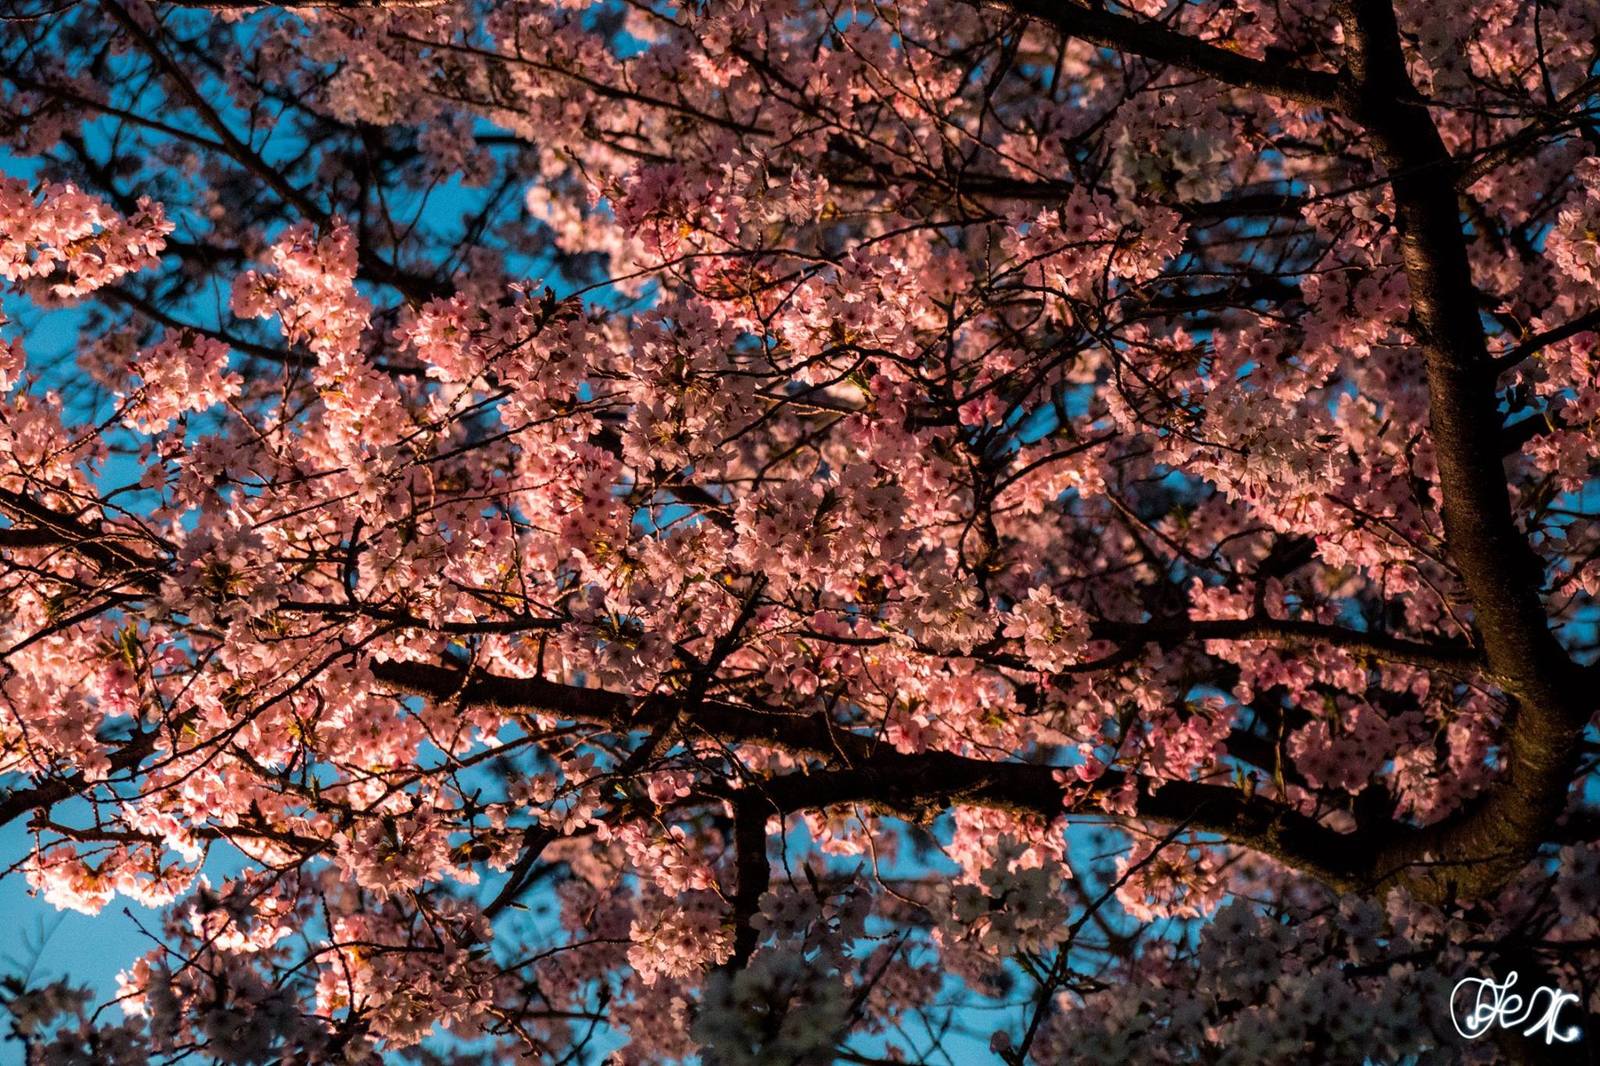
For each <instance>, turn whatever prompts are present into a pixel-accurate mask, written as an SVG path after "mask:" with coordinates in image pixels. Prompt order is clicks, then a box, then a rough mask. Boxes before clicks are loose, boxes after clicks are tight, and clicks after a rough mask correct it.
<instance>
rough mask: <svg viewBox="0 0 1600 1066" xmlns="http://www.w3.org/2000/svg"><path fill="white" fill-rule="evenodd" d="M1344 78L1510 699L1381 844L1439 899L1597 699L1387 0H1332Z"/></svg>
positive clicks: (1573, 751)
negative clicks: (1581, 663) (1398, 833)
mask: <svg viewBox="0 0 1600 1066" xmlns="http://www.w3.org/2000/svg"><path fill="white" fill-rule="evenodd" d="M1338 10H1339V13H1340V17H1341V20H1342V22H1343V23H1344V29H1345V38H1346V64H1347V74H1348V83H1347V87H1346V88H1345V89H1344V90H1343V97H1342V100H1343V107H1342V109H1343V110H1344V111H1345V112H1346V113H1348V114H1350V115H1351V116H1352V117H1353V118H1355V119H1356V120H1357V121H1359V122H1361V123H1362V124H1363V125H1364V126H1365V127H1366V129H1367V130H1368V132H1369V133H1370V134H1371V136H1372V139H1373V143H1374V145H1375V147H1376V149H1377V153H1378V156H1379V158H1380V160H1381V161H1382V163H1383V165H1384V167H1385V169H1386V170H1387V171H1388V173H1389V177H1390V180H1391V185H1392V188H1393V190H1394V199H1395V206H1396V209H1397V214H1398V218H1397V223H1398V226H1399V228H1400V238H1401V255H1402V259H1403V262H1404V265H1405V271H1406V277H1407V280H1408V281H1409V282H1410V289H1411V302H1412V310H1413V314H1414V320H1415V331H1416V333H1417V338H1418V341H1419V342H1420V344H1421V346H1422V351H1423V356H1424V359H1425V364H1426V367H1427V379H1428V399H1429V420H1430V433H1431V436H1432V439H1433V444H1434V453H1435V455H1436V456H1437V462H1438V468H1439V483H1440V488H1441V490H1442V493H1443V497H1444V508H1443V516H1442V517H1443V522H1444V531H1445V540H1446V544H1447V549H1448V552H1449V557H1450V560H1451V561H1452V562H1453V563H1454V564H1455V566H1456V569H1457V570H1458V571H1459V572H1460V574H1461V579H1462V582H1463V583H1464V585H1465V586H1466V590H1467V593H1468V595H1469V596H1470V598H1471V601H1472V606H1473V611H1474V614H1475V618H1476V623H1477V628H1478V630H1479V633H1480V635H1481V640H1482V645H1483V648H1484V653H1485V657H1486V659H1487V661H1488V665H1489V672H1490V674H1491V676H1493V677H1494V679H1495V681H1496V682H1497V683H1498V684H1499V685H1501V686H1502V687H1503V688H1504V689H1505V690H1506V691H1507V692H1508V693H1509V694H1510V695H1511V696H1512V697H1513V698H1514V700H1515V705H1514V708H1513V713H1512V714H1511V716H1510V720H1509V722H1508V724H1507V736H1506V743H1505V753H1506V762H1507V765H1506V769H1505V772H1504V773H1503V774H1502V775H1501V776H1500V777H1499V778H1498V779H1497V780H1496V782H1495V783H1494V784H1493V785H1492V786H1491V787H1490V788H1489V790H1488V791H1487V793H1486V794H1485V795H1484V796H1483V797H1482V798H1481V800H1480V801H1479V802H1478V803H1476V804H1475V805H1473V806H1472V807H1471V808H1469V809H1468V810H1467V811H1465V812H1463V813H1462V814H1460V815H1457V816H1456V817H1454V818H1451V819H1448V820H1447V821H1446V822H1444V823H1442V824H1441V825H1439V826H1436V827H1433V828H1431V829H1429V830H1428V831H1426V832H1423V833H1420V834H1411V833H1408V834H1406V835H1405V837H1404V838H1403V839H1401V840H1397V841H1395V842H1393V843H1392V844H1391V846H1390V847H1388V848H1387V849H1386V850H1385V853H1384V854H1383V855H1382V856H1380V858H1379V871H1380V874H1381V876H1383V877H1384V878H1391V877H1393V878H1399V877H1401V876H1402V875H1403V876H1404V878H1405V880H1406V881H1407V882H1408V883H1410V884H1412V885H1413V887H1414V888H1417V889H1420V890H1421V893H1422V894H1423V895H1425V896H1430V897H1432V898H1434V899H1436V900H1442V899H1448V898H1451V897H1467V898H1475V897H1481V896H1484V895H1487V894H1490V893H1492V892H1494V891H1496V890H1497V889H1498V888H1500V887H1501V886H1502V885H1504V884H1505V883H1506V881H1507V880H1508V879H1509V878H1510V877H1511V876H1513V875H1514V874H1515V873H1516V871H1517V870H1518V869H1520V868H1521V867H1522V865H1523V864H1524V863H1526V861H1527V860H1528V859H1529V858H1530V857H1531V856H1532V855H1533V853H1534V851H1535V850H1536V849H1537V847H1538V845H1539V844H1540V843H1541V842H1542V841H1543V840H1544V839H1545V837H1546V836H1547V834H1548V833H1549V831H1550V829H1551V827H1552V826H1553V825H1554V823H1555V819H1556V817H1557V816H1558V815H1559V814H1560V811H1561V809H1562V807H1563V805H1564V803H1565V799H1566V793H1567V789H1568V786H1569V785H1570V783H1571V780H1572V774H1573V772H1574V769H1575V768H1576V757H1577V752H1578V743H1577V740H1578V736H1579V733H1580V732H1581V730H1582V729H1583V726H1584V724H1585V722H1586V721H1587V720H1588V717H1589V715H1590V713H1591V711H1592V709H1593V702H1592V700H1591V699H1590V698H1588V697H1586V696H1584V695H1583V694H1582V693H1581V691H1580V688H1579V686H1578V685H1577V684H1576V682H1577V680H1578V677H1577V673H1576V670H1575V669H1574V667H1573V666H1572V663H1571V661H1570V660H1569V659H1568V657H1567V655H1566V654H1565V652H1564V651H1563V650H1562V648H1561V646H1560V644H1559V643H1558V642H1557V641H1556V639H1555V637H1554V635H1553V634H1552V633H1551V632H1550V629H1549V625H1548V620H1547V618H1546V615H1545V611H1544V606H1543V604H1542V603H1541V601H1540V597H1539V588H1540V586H1541V584H1542V583H1543V582H1542V579H1543V574H1542V567H1541V565H1540V563H1539V561H1538V558H1537V557H1536V556H1535V554H1534V553H1533V551H1532V550H1531V549H1530V548H1529V546H1528V544H1527V541H1526V540H1525V539H1524V537H1523V536H1522V533H1521V532H1520V531H1519V530H1518V528H1517V525H1516V522H1515V520H1514V519H1513V517H1512V510H1511V501H1510V497H1509V493H1508V492H1507V489H1506V478H1505V469H1504V466H1503V464H1502V460H1501V455H1502V448H1503V444H1502V439H1501V434H1500V432H1499V427H1500V416H1499V412H1498V410H1497V400H1496V395H1495V375H1496V370H1497V367H1496V364H1495V362H1494V360H1493V359H1491V358H1490V355H1489V352H1488V347H1487V343H1486V341H1485V337H1484V332H1483V327H1482V324H1481V323H1480V321H1479V317H1478V312H1477V296H1476V292H1475V290H1474V288H1473V284H1472V276H1471V272H1470V269H1469V266H1468V259H1467V247H1466V240H1465V237H1464V236H1463V234H1462V229H1461V222H1460V217H1459V209H1458V205H1457V200H1456V184H1455V183H1456V172H1457V167H1456V163H1455V160H1454V159H1453V158H1452V157H1451V155H1450V153H1449V151H1448V150H1447V149H1446V147H1445V145H1444V142H1443V140H1442V139H1441V137H1440V136H1439V131H1438V129H1437V128H1436V127H1435V125H1434V122H1433V119H1432V117H1431V116H1430V115H1429V113H1428V110H1427V108H1426V107H1424V106H1422V100H1421V97H1420V96H1419V94H1418V93H1417V91H1416V89H1415V87H1414V86H1413V85H1412V84H1411V80H1410V77H1409V75H1408V74H1407V71H1406V64H1405V57H1404V55H1403V53H1402V51H1401V48H1400V38H1399V31H1398V29H1397V27H1396V24H1395V18H1394V11H1393V9H1392V8H1391V6H1390V4H1389V2H1388V0H1340V3H1339V5H1338Z"/></svg>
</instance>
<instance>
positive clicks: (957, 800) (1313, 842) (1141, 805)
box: [372, 662, 1369, 888]
mask: <svg viewBox="0 0 1600 1066" xmlns="http://www.w3.org/2000/svg"><path fill="white" fill-rule="evenodd" d="M372 672H373V675H374V677H375V678H376V679H377V680H378V681H380V682H382V683H384V684H387V685H391V686H393V687H394V688H396V689H398V690H400V691H402V692H405V693H409V694H411V695H416V696H421V697H424V698H427V699H434V700H447V701H454V702H458V703H466V704H476V705H485V706H492V707H495V708H497V709H500V710H504V711H511V712H519V713H528V712H539V713H545V714H556V715H560V716H561V717H563V718H568V719H573V720H578V721H585V722H591V723H594V724H596V725H601V726H604V727H606V728H610V729H615V730H618V731H622V730H646V729H650V728H652V727H653V726H654V725H656V724H657V723H658V722H659V721H661V720H662V719H663V718H666V717H669V716H675V715H677V714H678V713H679V712H680V710H681V708H679V707H677V706H676V703H677V701H674V700H672V699H670V698H649V699H643V700H640V699H635V698H634V697H630V696H624V695H620V694H618V693H613V692H607V691H604V690H601V689H587V688H578V687H575V686H571V685H562V684H558V683H555V682H552V681H546V680H543V679H540V678H509V677H497V676H493V675H488V674H483V673H474V674H472V675H470V676H469V675H467V674H464V673H463V672H462V671H460V670H457V669H454V668H452V667H446V666H435V665H431V664H428V663H414V662H413V663H403V662H381V663H374V664H372ZM683 728H685V729H692V730H695V731H697V732H700V733H702V734H704V735H706V736H708V737H711V738H714V739H715V740H717V741H719V742H721V743H723V744H729V745H735V744H756V745H761V746H765V747H772V748H777V749H780V750H782V751H785V752H788V753H789V754H792V755H796V756H800V757H804V758H809V759H818V760H821V761H822V762H824V763H826V764H827V765H829V766H830V767H834V768H833V769H829V770H826V771H821V772H812V773H807V774H796V775H791V776H787V777H781V778H777V779H773V780H768V781H764V782H761V783H759V784H756V785H752V786H750V788H751V789H753V790H756V791H757V792H758V793H759V795H760V796H761V799H762V803H763V804H764V805H766V806H767V807H768V809H770V810H773V811H777V812H783V813H789V812H793V811H800V810H810V809H817V808H822V807H829V806H836V805H839V804H848V803H864V804H871V805H875V806H879V807H881V808H883V809H885V810H887V811H891V812H894V813H896V814H898V815H901V816H906V817H910V818H912V819H925V818H928V817H931V816H933V815H935V814H937V813H939V812H941V811H943V810H945V809H947V808H949V807H950V806H952V805H955V804H965V805H970V806H979V807H992V808H996V809H1000V810H1008V811H1014V812H1018V813H1026V814H1032V815H1038V816H1041V817H1044V818H1047V819H1048V818H1055V817H1057V816H1059V815H1062V814H1070V813H1071V809H1072V808H1070V807H1069V806H1068V803H1069V800H1070V801H1071V802H1072V804H1073V805H1074V806H1082V808H1083V809H1085V810H1088V811H1089V812H1091V813H1094V814H1098V813H1099V812H1098V811H1097V810H1096V809H1095V808H1094V807H1093V806H1092V805H1089V804H1085V803H1084V800H1085V799H1086V798H1087V796H1086V795H1085V794H1081V793H1072V794H1069V793H1068V791H1067V788H1066V787H1065V786H1063V785H1062V783H1061V782H1060V781H1058V780H1057V779H1056V773H1057V770H1058V768H1057V767H1051V766H1043V765H1039V764H1037V763H1021V762H991V761H987V760H984V759H973V758H968V757H964V756H959V755H952V754H950V753H948V752H922V753H917V754H905V753H902V752H898V751H895V750H894V749H892V748H889V747H886V746H883V745H881V744H879V743H878V742H877V741H875V740H874V739H872V738H870V737H866V736H863V735H861V734H859V733H854V732H850V731H848V730H846V729H844V728H842V727H840V726H839V725H837V724H836V723H834V722H832V721H830V720H829V719H827V718H826V717H823V716H819V715H814V714H781V713H764V712H762V711H760V710H758V709H755V708H751V707H744V706H740V705H737V704H732V703H726V702H721V701H716V700H704V701H701V702H700V703H699V705H698V706H697V707H696V709H695V710H694V712H693V713H692V714H689V715H686V716H685V718H684V721H683ZM1124 784H1125V778H1124V776H1123V775H1122V774H1120V773H1117V772H1116V771H1111V772H1108V773H1107V774H1105V775H1104V776H1103V777H1101V778H1100V779H1099V780H1098V781H1096V782H1095V790H1096V791H1114V790H1116V789H1118V788H1121V787H1122V786H1123V785H1124ZM1137 790H1138V805H1137V813H1136V816H1135V817H1136V820H1144V821H1150V822H1154V823H1157V824H1164V825H1173V824H1177V823H1178V822H1182V821H1187V822H1189V824H1191V825H1192V826H1193V828H1194V829H1196V830H1197V831H1200V832H1206V833H1214V834H1217V835H1219V836H1221V837H1223V838H1224V839H1226V840H1227V841H1229V842H1231V843H1235V844H1238V845H1240V846H1243V847H1248V848H1251V849H1253V850H1256V851H1259V852H1261V853H1263V854H1266V855H1269V856H1271V857H1273V858H1275V859H1278V860H1279V861H1281V862H1283V863H1285V864H1286V865H1288V866H1291V867H1293V868H1295V869H1298V870H1301V871H1304V872H1305V873H1308V874H1310V875H1311V876H1313V877H1317V878H1319V879H1321V880H1323V881H1325V882H1327V883H1329V884H1331V885H1334V886H1335V887H1340V888H1350V887H1353V886H1356V885H1359V884H1361V883H1363V882H1364V881H1365V880H1367V879H1368V876H1369V874H1368V871H1367V870H1366V869H1365V867H1364V866H1363V865H1362V864H1361V863H1360V862H1359V858H1360V855H1361V853H1362V852H1361V849H1360V848H1359V847H1358V846H1357V844H1358V841H1357V840H1356V839H1355V838H1352V837H1349V836H1347V835H1344V834H1340V833H1337V832H1335V831H1334V830H1332V829H1329V828H1327V827H1326V826H1324V825H1322V824H1320V823H1319V822H1317V821H1316V820H1315V819H1312V818H1308V817H1306V816H1304V815H1302V814H1299V813H1298V812H1296V811H1293V810H1290V809H1289V808H1286V807H1283V806H1281V805H1279V804H1277V803H1275V802H1272V801H1270V800H1267V799H1265V798H1262V797H1259V796H1256V795H1253V794H1250V793H1246V792H1245V791H1243V790H1241V789H1236V788H1233V787H1230V786H1226V785H1215V784H1207V783H1203V782H1190V781H1165V782H1157V781H1147V780H1140V781H1138V782H1137ZM764 832H765V831H764V830H763V833H764Z"/></svg>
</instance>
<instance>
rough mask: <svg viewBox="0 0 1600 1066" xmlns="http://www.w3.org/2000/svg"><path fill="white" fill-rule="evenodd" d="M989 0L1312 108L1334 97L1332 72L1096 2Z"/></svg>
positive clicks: (1085, 36) (1079, 34)
mask: <svg viewBox="0 0 1600 1066" xmlns="http://www.w3.org/2000/svg"><path fill="white" fill-rule="evenodd" d="M989 2H991V3H993V4H994V6H997V7H1000V8H1004V9H1006V10H1009V11H1015V12H1016V13H1017V14H1019V15H1025V16H1027V17H1028V18H1031V19H1035V20H1037V21H1039V22H1043V23H1045V24H1046V25H1049V26H1053V27H1055V28H1056V29H1057V30H1059V31H1061V32H1062V33H1064V34H1066V35H1067V36H1069V37H1076V38H1078V39H1079V40H1083V41H1088V42H1089V43H1090V44H1096V45H1099V46H1100V47H1102V48H1110V49H1112V50H1114V51H1118V52H1126V53H1128V54H1129V55H1136V56H1142V57H1143V58H1145V59H1149V60H1151V61H1153V62H1156V63H1164V64H1166V65H1168V66H1173V67H1178V68H1180V69H1182V70H1187V71H1191V72H1193V73H1195V74H1204V75H1206V76H1208V77H1211V78H1215V79H1217V80H1218V81H1221V82H1224V83H1225V84H1228V85H1236V86H1239V87H1240V88H1244V89H1254V90H1256V91H1258V92H1263V93H1267V94H1269V95H1272V96H1281V97H1284V98H1286V99H1289V100H1295V101H1298V102H1300V103H1303V104H1311V105H1313V106H1316V107H1332V106H1334V105H1335V103H1336V102H1337V100H1338V85H1339V83H1338V79H1337V78H1336V77H1335V76H1334V75H1332V74H1327V73H1323V72H1320V71H1313V70H1304V69H1301V68H1299V67H1293V66H1286V65H1282V64H1277V63H1267V62H1263V61H1262V60H1259V59H1251V58H1249V57H1248V56H1242V55H1239V54H1238V53H1237V52H1230V51H1228V50H1227V49H1226V48H1219V47H1217V46H1216V45H1213V44H1207V43H1206V42H1205V41H1202V40H1199V39H1198V38H1195V37H1190V36H1187V35H1185V34H1182V33H1177V32H1175V31H1173V30H1169V29H1167V28H1166V27H1165V26H1163V25H1161V24H1160V23H1157V22H1149V21H1146V20H1143V19H1136V18H1132V17H1129V16H1127V15H1117V14H1113V13H1111V12H1109V11H1106V10H1105V9H1104V8H1103V7H1099V6H1096V7H1092V8H1091V7H1080V6H1078V5H1077V4H1075V3H1071V2H1069V0H1055V2H1050V0H989Z"/></svg>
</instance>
